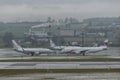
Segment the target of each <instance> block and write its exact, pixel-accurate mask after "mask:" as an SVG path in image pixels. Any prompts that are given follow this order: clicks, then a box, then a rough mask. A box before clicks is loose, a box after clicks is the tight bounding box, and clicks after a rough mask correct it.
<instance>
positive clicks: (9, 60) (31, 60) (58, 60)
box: [0, 58, 120, 62]
mask: <svg viewBox="0 0 120 80" xmlns="http://www.w3.org/2000/svg"><path fill="white" fill-rule="evenodd" d="M71 61H72V62H79V61H88V62H89V61H94V62H96V61H120V59H119V58H90V59H83V58H82V59H80V58H79V59H78V58H77V59H70V58H69V59H68V58H67V59H8V60H0V62H71Z"/></svg>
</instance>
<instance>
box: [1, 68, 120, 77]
mask: <svg viewBox="0 0 120 80" xmlns="http://www.w3.org/2000/svg"><path fill="white" fill-rule="evenodd" d="M96 72H99V73H103V72H119V73H120V69H49V70H48V69H0V76H10V75H20V74H34V73H96Z"/></svg>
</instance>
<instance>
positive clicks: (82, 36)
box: [82, 30, 84, 47]
mask: <svg viewBox="0 0 120 80" xmlns="http://www.w3.org/2000/svg"><path fill="white" fill-rule="evenodd" d="M82 47H84V31H83V30H82Z"/></svg>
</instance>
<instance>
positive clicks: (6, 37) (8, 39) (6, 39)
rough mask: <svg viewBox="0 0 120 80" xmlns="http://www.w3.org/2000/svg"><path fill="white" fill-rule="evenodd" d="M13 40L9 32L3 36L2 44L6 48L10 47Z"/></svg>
mask: <svg viewBox="0 0 120 80" xmlns="http://www.w3.org/2000/svg"><path fill="white" fill-rule="evenodd" d="M13 38H14V36H13V34H12V33H11V32H6V33H5V34H4V36H3V42H4V43H5V46H6V47H10V46H11V45H12V42H11V41H12V39H13Z"/></svg>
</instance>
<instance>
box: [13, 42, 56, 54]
mask: <svg viewBox="0 0 120 80" xmlns="http://www.w3.org/2000/svg"><path fill="white" fill-rule="evenodd" d="M12 43H13V47H14V50H15V51H17V52H21V53H24V54H28V55H31V56H34V55H36V54H42V53H52V52H54V51H53V50H51V49H48V48H23V47H21V46H20V45H18V44H17V43H16V41H15V40H12Z"/></svg>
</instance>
